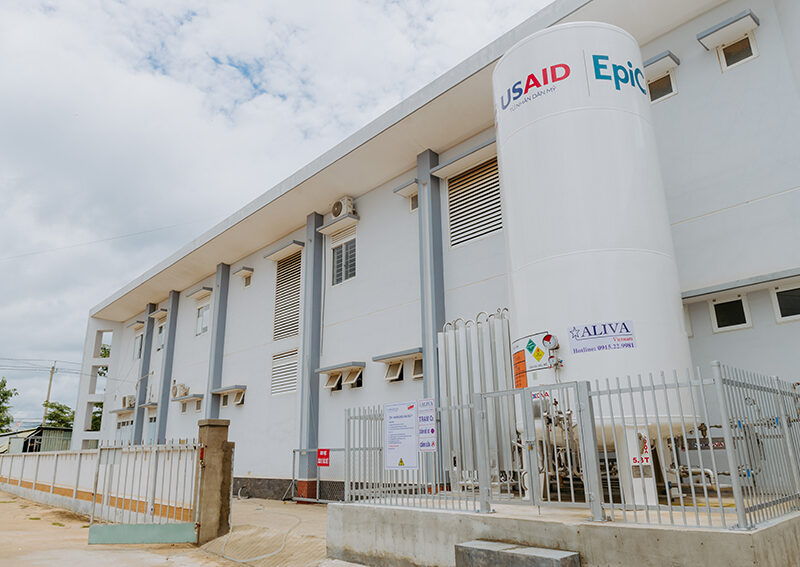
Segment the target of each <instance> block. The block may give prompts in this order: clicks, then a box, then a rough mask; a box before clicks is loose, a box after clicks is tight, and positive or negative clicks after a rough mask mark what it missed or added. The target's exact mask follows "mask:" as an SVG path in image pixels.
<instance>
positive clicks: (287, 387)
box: [270, 349, 298, 396]
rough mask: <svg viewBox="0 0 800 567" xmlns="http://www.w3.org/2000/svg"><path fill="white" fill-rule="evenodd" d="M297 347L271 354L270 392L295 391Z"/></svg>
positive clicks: (273, 393)
mask: <svg viewBox="0 0 800 567" xmlns="http://www.w3.org/2000/svg"><path fill="white" fill-rule="evenodd" d="M297 362H298V360H297V349H295V350H290V351H289V352H282V353H279V354H275V355H273V356H272V382H271V384H270V393H271V394H272V395H273V396H276V395H278V394H291V393H293V392H296V391H297Z"/></svg>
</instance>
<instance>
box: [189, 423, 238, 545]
mask: <svg viewBox="0 0 800 567" xmlns="http://www.w3.org/2000/svg"><path fill="white" fill-rule="evenodd" d="M230 423H231V422H230V420H229V419H201V420H200V421H199V422H198V424H197V425H198V428H199V432H198V440H199V442H200V443H201V444H202V445H203V449H202V451H203V452H202V458H201V459H200V464H199V467H200V474H199V475H198V476H197V478H199V479H200V486H199V490H198V495H199V499H198V502H197V524H198V530H197V543H198V545H203V544H204V543H208V542H209V541H211V540H212V539H215V538H218V537H220V536H223V535H225V534H227V533H228V532H229V531H230V522H229V519H230V511H231V484H232V482H233V447H234V443H233V442H231V441H228V426H229V425H230Z"/></svg>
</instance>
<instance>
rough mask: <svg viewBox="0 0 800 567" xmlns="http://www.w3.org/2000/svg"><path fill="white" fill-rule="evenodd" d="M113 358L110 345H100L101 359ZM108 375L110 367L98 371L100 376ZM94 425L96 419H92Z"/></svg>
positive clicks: (102, 367)
mask: <svg viewBox="0 0 800 567" xmlns="http://www.w3.org/2000/svg"><path fill="white" fill-rule="evenodd" d="M110 356H111V347H110V346H108V345H100V358H109V357H110ZM107 374H108V366H101V367H100V368H98V369H97V375H98V376H106V375H107ZM92 415H93V416H94V414H92ZM92 425H94V417H92ZM92 431H100V429H96V430H95V429H92Z"/></svg>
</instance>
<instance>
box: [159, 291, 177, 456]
mask: <svg viewBox="0 0 800 567" xmlns="http://www.w3.org/2000/svg"><path fill="white" fill-rule="evenodd" d="M180 296H181V294H180V292H177V291H174V290H173V291H171V292H169V301H168V302H167V322H166V324H165V328H164V332H165V333H166V336H165V337H164V355H163V356H162V357H161V389H160V391H159V392H158V409H157V411H156V436H155V442H156V443H164V442H166V440H167V415H169V392H170V389H171V387H172V361H173V360H174V359H175V331H176V330H177V328H178V300H179V299H180Z"/></svg>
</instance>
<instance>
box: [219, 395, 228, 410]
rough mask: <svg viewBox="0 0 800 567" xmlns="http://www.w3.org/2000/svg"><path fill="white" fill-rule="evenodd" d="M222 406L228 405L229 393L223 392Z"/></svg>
mask: <svg viewBox="0 0 800 567" xmlns="http://www.w3.org/2000/svg"><path fill="white" fill-rule="evenodd" d="M220 404H221V405H222V407H228V394H222V399H221V401H220Z"/></svg>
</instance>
